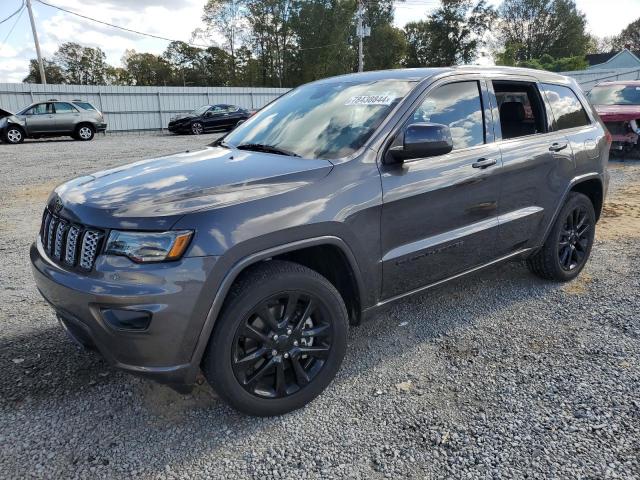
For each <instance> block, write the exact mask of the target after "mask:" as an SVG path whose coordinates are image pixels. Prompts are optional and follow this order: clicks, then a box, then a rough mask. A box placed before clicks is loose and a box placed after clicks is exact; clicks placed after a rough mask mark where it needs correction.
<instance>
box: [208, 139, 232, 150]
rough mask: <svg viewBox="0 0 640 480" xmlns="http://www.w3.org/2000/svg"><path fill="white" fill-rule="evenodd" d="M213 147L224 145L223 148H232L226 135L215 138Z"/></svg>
mask: <svg viewBox="0 0 640 480" xmlns="http://www.w3.org/2000/svg"><path fill="white" fill-rule="evenodd" d="M211 146H212V147H223V148H232V146H231V145H230V144H228V143H227V141H226V140H225V139H224V137H222V138H219V139H218V140H215V141H214V142H213V143H212V144H211Z"/></svg>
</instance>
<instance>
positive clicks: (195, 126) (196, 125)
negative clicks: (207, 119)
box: [191, 122, 204, 135]
mask: <svg viewBox="0 0 640 480" xmlns="http://www.w3.org/2000/svg"><path fill="white" fill-rule="evenodd" d="M191 133H193V134H194V135H202V134H203V133H204V126H203V125H202V124H201V123H200V122H193V123H192V124H191Z"/></svg>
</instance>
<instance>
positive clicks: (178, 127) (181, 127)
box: [167, 123, 189, 133]
mask: <svg viewBox="0 0 640 480" xmlns="http://www.w3.org/2000/svg"><path fill="white" fill-rule="evenodd" d="M167 129H168V130H169V131H170V132H171V133H186V132H188V131H189V124H187V123H169V125H168V126H167Z"/></svg>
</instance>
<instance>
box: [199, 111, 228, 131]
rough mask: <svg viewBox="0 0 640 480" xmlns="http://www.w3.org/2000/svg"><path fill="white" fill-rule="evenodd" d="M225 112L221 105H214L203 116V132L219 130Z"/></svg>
mask: <svg viewBox="0 0 640 480" xmlns="http://www.w3.org/2000/svg"><path fill="white" fill-rule="evenodd" d="M225 113H226V110H225V109H224V108H223V107H222V106H221V105H214V106H213V107H211V108H210V109H209V111H208V112H207V113H206V114H205V115H204V120H203V123H204V128H205V130H215V129H217V128H221V127H222V126H223V124H224V116H223V115H224V114H225Z"/></svg>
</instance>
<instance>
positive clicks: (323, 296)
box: [202, 260, 348, 416]
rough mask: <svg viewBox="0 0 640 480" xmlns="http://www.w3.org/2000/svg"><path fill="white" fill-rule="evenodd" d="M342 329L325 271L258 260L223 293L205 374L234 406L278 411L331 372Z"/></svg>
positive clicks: (341, 349) (340, 308) (317, 388)
mask: <svg viewBox="0 0 640 480" xmlns="http://www.w3.org/2000/svg"><path fill="white" fill-rule="evenodd" d="M311 301H312V302H313V303H311ZM310 305H312V307H311V309H310V313H308V312H309V310H308V309H309V307H310ZM270 325H271V326H270ZM276 325H277V327H276V328H273V327H275V326H276ZM272 326H273V327H272ZM347 330H348V316H347V309H346V307H345V304H344V301H343V299H342V297H341V296H340V294H339V293H338V291H337V290H336V289H335V287H334V286H333V285H332V284H331V283H330V282H329V281H328V280H327V279H326V278H324V277H323V276H322V275H320V274H318V273H317V272H315V271H313V270H311V269H309V268H307V267H304V266H302V265H299V264H296V263H291V262H285V261H280V260H272V261H268V262H264V263H261V264H259V265H256V266H255V267H251V268H250V270H248V271H247V272H244V273H243V274H242V275H241V277H240V279H239V280H237V281H236V283H235V284H234V286H233V287H232V289H231V291H230V293H229V295H228V297H227V299H226V300H225V304H224V307H223V309H222V311H221V313H220V316H219V317H218V320H217V323H216V326H215V329H214V331H213V334H212V336H211V339H210V340H209V345H208V347H207V351H206V353H205V356H204V359H203V365H202V367H203V371H204V375H205V377H206V378H207V380H208V382H209V383H210V384H211V385H212V387H213V388H214V390H216V392H217V393H218V394H219V395H220V397H221V398H222V399H223V400H225V401H226V402H227V403H228V404H229V405H230V406H232V407H233V408H235V409H236V410H239V411H241V412H243V413H246V414H249V415H255V416H272V415H281V414H284V413H287V412H290V411H292V410H296V409H298V408H301V407H303V406H304V405H306V404H307V403H309V402H310V401H311V400H313V399H314V398H315V397H317V396H318V395H319V394H320V393H321V392H322V391H323V390H324V389H325V388H326V387H327V385H329V383H330V382H331V380H333V378H334V377H335V375H336V373H337V372H338V369H339V368H340V364H341V363H342V359H343V358H344V354H345V351H346V346H347ZM274 334H279V335H275V336H274ZM301 369H302V370H301Z"/></svg>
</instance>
